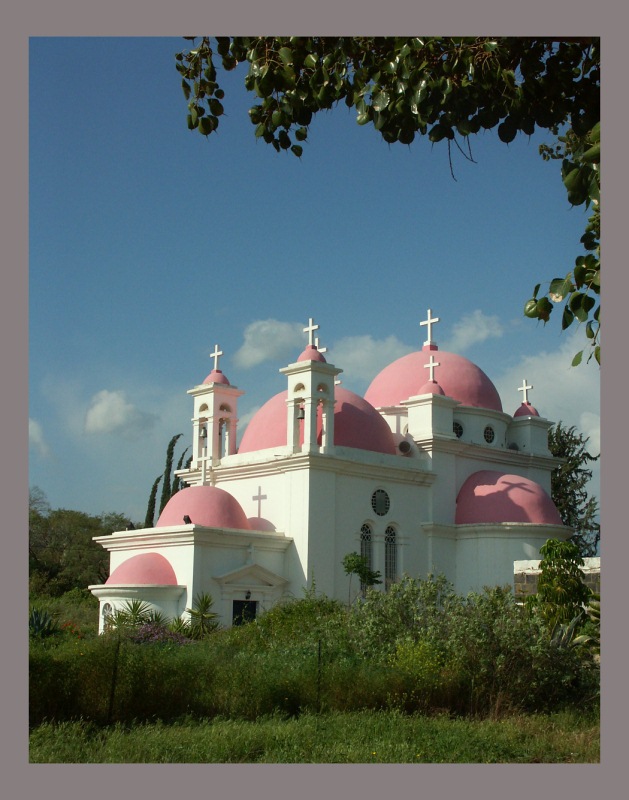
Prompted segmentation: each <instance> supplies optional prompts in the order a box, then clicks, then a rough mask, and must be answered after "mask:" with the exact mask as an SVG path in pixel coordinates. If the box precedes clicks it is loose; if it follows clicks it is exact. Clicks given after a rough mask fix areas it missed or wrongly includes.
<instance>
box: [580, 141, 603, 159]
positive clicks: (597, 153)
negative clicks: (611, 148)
mask: <svg viewBox="0 0 629 800" xmlns="http://www.w3.org/2000/svg"><path fill="white" fill-rule="evenodd" d="M581 159H582V160H583V161H585V163H586V164H595V163H596V164H598V162H599V161H600V160H601V144H600V142H597V144H595V145H594V146H593V147H590V149H589V150H586V151H585V153H583V155H582V156H581Z"/></svg>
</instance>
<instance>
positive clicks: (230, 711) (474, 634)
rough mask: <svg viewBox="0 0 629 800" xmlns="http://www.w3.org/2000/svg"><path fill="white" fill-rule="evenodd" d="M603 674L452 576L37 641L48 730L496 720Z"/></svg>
mask: <svg viewBox="0 0 629 800" xmlns="http://www.w3.org/2000/svg"><path fill="white" fill-rule="evenodd" d="M61 624H63V623H61ZM184 643H185V646H182V645H183V644H184ZM598 678H599V672H598V665H597V663H596V661H595V659H594V657H593V655H592V653H591V651H590V649H589V648H588V647H586V646H575V647H557V646H555V644H553V642H552V640H551V637H550V635H549V631H548V629H547V627H546V626H545V624H544V621H543V619H542V617H541V616H540V615H538V614H536V613H535V611H534V610H532V609H528V608H526V607H520V606H518V605H517V604H516V603H515V601H514V599H513V595H512V594H511V592H510V591H509V590H508V589H506V588H505V589H501V588H492V589H485V590H484V591H483V592H480V593H475V594H471V595H469V596H468V597H465V598H463V597H460V596H458V595H456V594H455V593H454V592H453V591H452V588H451V586H450V585H449V584H448V583H447V581H445V580H444V579H443V578H441V577H437V578H429V579H427V580H423V581H422V580H416V579H412V578H408V577H407V578H404V579H403V580H402V581H400V583H398V584H394V585H393V586H392V587H391V588H390V590H389V591H388V592H386V593H383V592H380V591H378V590H368V591H367V593H366V597H365V599H364V600H362V601H360V602H358V603H357V604H355V605H354V606H353V607H352V608H351V609H349V610H348V609H347V608H346V607H345V606H344V605H342V604H341V603H338V602H337V601H335V600H331V599H329V598H327V597H324V596H318V595H316V594H315V592H310V593H309V594H307V595H306V596H305V597H304V598H303V599H298V600H291V601H287V602H284V603H282V604H279V605H278V606H276V607H275V608H273V609H272V610H270V611H268V612H266V613H265V614H262V615H260V617H259V618H258V619H257V620H255V621H254V622H251V623H248V624H245V625H241V626H237V627H234V628H231V629H226V630H215V631H211V632H209V633H208V634H207V635H206V636H205V637H204V638H202V639H200V640H196V641H191V640H190V639H189V638H188V637H186V636H185V635H182V634H181V633H175V632H173V631H172V630H169V629H168V628H167V626H166V625H165V624H164V623H163V622H159V620H153V621H151V622H147V621H146V619H144V620H142V621H141V623H140V624H138V625H137V626H135V627H133V626H131V627H124V626H122V627H121V628H119V629H118V630H115V629H114V630H112V631H110V633H108V634H106V635H104V636H91V637H90V636H88V637H84V638H79V637H78V636H77V635H76V632H75V633H70V632H68V631H67V630H66V632H65V633H63V634H61V635H58V636H53V637H49V638H47V639H41V640H38V639H32V640H31V663H30V682H31V684H30V687H31V688H30V711H31V724H35V725H36V724H39V723H40V722H42V721H43V720H45V719H47V720H55V721H60V720H69V719H79V718H83V719H86V720H92V721H94V722H98V723H106V722H130V721H133V720H136V721H138V720H149V719H162V720H172V719H175V718H178V717H182V716H183V715H186V714H192V715H195V716H199V717H216V716H221V717H239V718H244V719H256V718H259V717H260V716H262V715H265V714H271V713H280V714H284V715H286V716H290V715H297V714H300V713H301V712H303V711H349V710H357V709H386V708H397V709H400V710H403V711H407V712H415V711H422V712H430V711H433V710H440V711H442V712H443V711H447V712H450V713H455V714H476V715H491V714H497V713H500V711H501V710H514V711H515V710H527V711H535V710H552V709H557V708H560V707H563V706H568V705H571V704H577V705H579V706H580V707H582V708H586V707H587V706H588V705H589V706H593V705H595V703H596V702H597V691H598Z"/></svg>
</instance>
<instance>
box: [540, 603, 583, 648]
mask: <svg viewBox="0 0 629 800" xmlns="http://www.w3.org/2000/svg"><path fill="white" fill-rule="evenodd" d="M584 613H585V612H583V611H582V612H581V613H580V614H577V615H576V617H573V618H572V619H571V620H570V622H569V623H568V624H566V623H564V622H556V623H555V625H554V626H553V628H552V630H551V632H550V643H551V645H552V646H553V647H556V648H558V649H562V648H564V647H577V646H578V645H582V644H589V643H590V642H591V641H592V637H591V636H588V635H586V634H581V635H580V636H576V635H575V634H576V631H577V628H578V626H579V624H580V623H581V620H582V619H583V616H584Z"/></svg>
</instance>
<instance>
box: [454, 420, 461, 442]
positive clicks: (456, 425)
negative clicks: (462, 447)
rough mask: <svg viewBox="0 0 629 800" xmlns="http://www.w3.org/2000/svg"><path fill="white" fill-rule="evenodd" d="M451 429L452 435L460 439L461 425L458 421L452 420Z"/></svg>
mask: <svg viewBox="0 0 629 800" xmlns="http://www.w3.org/2000/svg"><path fill="white" fill-rule="evenodd" d="M452 430H453V431H454V435H455V436H456V438H457V439H460V438H461V436H463V425H461V423H460V422H456V421H455V422H453V423H452Z"/></svg>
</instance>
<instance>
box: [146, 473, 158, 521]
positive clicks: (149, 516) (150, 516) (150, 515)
mask: <svg viewBox="0 0 629 800" xmlns="http://www.w3.org/2000/svg"><path fill="white" fill-rule="evenodd" d="M161 479H162V476H161V475H158V476H157V478H155V481H154V483H153V488H152V489H151V494H150V495H149V502H148V506H147V508H146V517H145V519H144V527H145V528H152V527H153V521H154V519H155V500H156V499H157V486H158V484H159V482H160V481H161Z"/></svg>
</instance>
